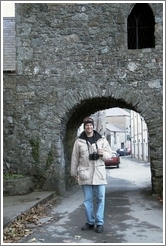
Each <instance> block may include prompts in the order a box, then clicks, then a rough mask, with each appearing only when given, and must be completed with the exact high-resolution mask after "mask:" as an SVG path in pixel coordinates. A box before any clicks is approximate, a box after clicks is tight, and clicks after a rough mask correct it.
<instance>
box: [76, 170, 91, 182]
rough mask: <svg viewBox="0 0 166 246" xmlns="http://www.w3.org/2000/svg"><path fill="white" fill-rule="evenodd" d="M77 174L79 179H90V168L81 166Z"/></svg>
mask: <svg viewBox="0 0 166 246" xmlns="http://www.w3.org/2000/svg"><path fill="white" fill-rule="evenodd" d="M78 175H79V178H80V179H81V180H88V179H90V170H89V168H84V169H83V168H82V169H79V170H78Z"/></svg>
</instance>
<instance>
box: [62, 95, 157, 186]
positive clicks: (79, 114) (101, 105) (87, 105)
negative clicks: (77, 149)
mask: <svg viewBox="0 0 166 246" xmlns="http://www.w3.org/2000/svg"><path fill="white" fill-rule="evenodd" d="M115 107H120V108H126V109H128V110H132V111H135V112H136V109H135V108H134V107H132V106H131V105H129V104H127V103H126V102H125V101H124V100H122V99H121V100H119V99H118V100H115V99H113V98H111V97H109V98H93V99H89V100H86V101H84V102H81V103H80V105H78V106H77V108H75V109H73V112H72V113H71V115H70V119H69V121H68V123H67V128H66V135H65V139H64V153H65V163H66V166H65V175H66V178H65V180H66V189H68V188H69V187H71V186H73V185H74V184H75V183H74V180H73V179H72V178H71V177H70V160H71V152H72V148H73V144H74V141H75V138H76V136H77V130H78V128H79V126H80V125H81V123H82V121H83V119H84V118H85V117H86V116H90V115H93V114H95V113H96V112H98V111H100V110H105V109H109V108H115ZM149 155H150V154H149ZM124 175H125V174H124ZM152 190H153V185H152Z"/></svg>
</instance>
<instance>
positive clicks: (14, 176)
mask: <svg viewBox="0 0 166 246" xmlns="http://www.w3.org/2000/svg"><path fill="white" fill-rule="evenodd" d="M23 177H24V176H23V175H22V174H16V173H11V172H6V173H4V174H3V178H4V179H6V180H11V179H20V178H23Z"/></svg>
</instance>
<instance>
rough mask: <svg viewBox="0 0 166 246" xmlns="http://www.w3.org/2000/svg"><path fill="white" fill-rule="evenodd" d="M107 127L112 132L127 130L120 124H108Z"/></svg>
mask: <svg viewBox="0 0 166 246" xmlns="http://www.w3.org/2000/svg"><path fill="white" fill-rule="evenodd" d="M106 128H107V129H108V130H109V131H110V132H125V129H122V128H120V127H119V126H116V125H114V124H106Z"/></svg>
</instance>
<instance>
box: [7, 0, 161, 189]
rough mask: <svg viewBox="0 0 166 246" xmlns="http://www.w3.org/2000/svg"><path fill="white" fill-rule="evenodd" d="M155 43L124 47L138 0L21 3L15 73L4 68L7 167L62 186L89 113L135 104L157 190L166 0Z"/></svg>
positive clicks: (156, 6) (157, 10) (156, 9)
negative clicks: (145, 131) (145, 130)
mask: <svg viewBox="0 0 166 246" xmlns="http://www.w3.org/2000/svg"><path fill="white" fill-rule="evenodd" d="M149 5H150V6H151V8H152V11H153V14H154V17H155V48H147V49H137V50H129V49H128V48H127V17H128V15H129V13H130V11H131V9H132V8H133V6H134V3H100V4H96V3H95V4H94V3H93V4H92V3H91V4H90V3H89V4H78V3H77V4H75V3H74V4H73V3H68V4H62V3H61V4H58V3H57V4H53V3H48V4H43V3H38V4H36V3H16V5H15V9H16V16H15V18H16V19H15V21H16V68H17V69H16V75H4V167H6V166H8V167H9V166H10V167H11V168H13V169H14V168H15V169H18V170H19V171H20V172H22V173H23V174H26V175H32V176H34V177H36V178H38V179H39V180H42V181H43V186H42V189H43V190H57V191H58V192H59V193H63V192H64V191H65V190H66V189H67V188H68V187H70V186H71V185H73V180H72V179H71V178H70V173H69V170H70V157H71V150H72V147H73V143H74V138H75V137H76V130H77V128H78V127H79V126H80V124H81V123H82V120H83V118H84V117H85V116H87V115H90V114H92V113H95V112H96V111H98V110H103V109H108V108H111V107H122V108H128V109H132V110H134V111H136V112H138V113H139V114H141V115H142V116H143V117H144V119H145V121H146V123H147V126H148V132H149V145H150V162H151V173H152V192H154V193H161V191H162V188H163V184H162V182H163V181H162V180H163V119H162V114H163V113H162V105H163V47H162V45H163V44H162V35H163V34H162V31H163V27H162V25H163V5H162V3H150V4H149Z"/></svg>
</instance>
